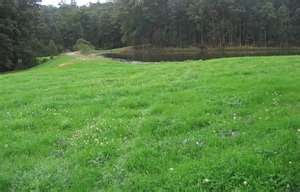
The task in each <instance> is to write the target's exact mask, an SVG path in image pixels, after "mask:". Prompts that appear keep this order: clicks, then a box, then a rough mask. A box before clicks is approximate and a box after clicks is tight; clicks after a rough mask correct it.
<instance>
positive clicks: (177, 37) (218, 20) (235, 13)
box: [0, 0, 300, 71]
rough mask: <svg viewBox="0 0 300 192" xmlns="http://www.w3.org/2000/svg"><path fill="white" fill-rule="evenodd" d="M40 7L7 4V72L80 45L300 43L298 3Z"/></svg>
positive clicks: (250, 0) (20, 0) (177, 0)
mask: <svg viewBox="0 0 300 192" xmlns="http://www.w3.org/2000/svg"><path fill="white" fill-rule="evenodd" d="M38 2H39V1H38V0H13V1H11V0H0V62H1V64H0V70H1V71H3V70H11V69H16V68H20V67H26V66H31V65H33V63H34V62H33V61H34V57H35V56H46V55H53V49H54V52H56V50H57V52H61V51H64V50H73V47H74V44H75V43H76V41H77V40H78V39H85V40H87V41H88V42H90V43H91V44H92V45H93V46H94V47H95V48H96V49H110V48H116V47H121V46H129V45H140V44H149V45H152V46H158V47H166V46H174V47H187V46H201V47H203V46H205V47H231V46H235V47H236V46H254V47H258V46H263V47H292V46H299V44H300V1H298V0H114V1H110V2H107V3H94V4H90V5H89V6H82V7H78V6H76V3H75V4H74V3H73V4H72V5H67V4H61V5H60V6H59V7H53V6H41V5H39V4H38ZM50 42H51V44H50ZM54 45H55V47H56V50H55V48H54ZM49 46H50V47H52V49H49Z"/></svg>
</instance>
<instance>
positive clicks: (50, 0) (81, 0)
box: [42, 0, 105, 5]
mask: <svg viewBox="0 0 300 192" xmlns="http://www.w3.org/2000/svg"><path fill="white" fill-rule="evenodd" d="M76 1H77V4H78V5H86V4H88V3H89V2H93V3H96V2H97V0H76ZM59 2H60V0H42V4H43V5H57V4H58V3H59ZM70 2H71V0H67V3H70ZM100 2H105V0H100Z"/></svg>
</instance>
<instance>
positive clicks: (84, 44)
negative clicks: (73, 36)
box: [73, 39, 95, 54]
mask: <svg viewBox="0 0 300 192" xmlns="http://www.w3.org/2000/svg"><path fill="white" fill-rule="evenodd" d="M94 49H95V48H94V46H93V45H92V44H91V43H90V42H88V41H86V40H84V39H78V40H77V41H76V44H75V45H74V47H73V50H75V51H80V52H81V53H82V54H89V53H90V52H91V51H92V50H94Z"/></svg>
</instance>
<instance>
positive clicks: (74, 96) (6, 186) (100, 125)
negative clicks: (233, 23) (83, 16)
mask: <svg viewBox="0 0 300 192" xmlns="http://www.w3.org/2000/svg"><path fill="white" fill-rule="evenodd" d="M0 86H1V89H0V191H3V192H6V191H26V192H27V191H72V192H73V191H75V192H76V191H78V192H82V191H200V192H206V191H220V192H221V191H229V192H231V191H236V192H237V191H249V192H250V191H251V192H252V191H253V192H254V191H255V192H257V191H266V192H270V191H274V192H281V191H293V192H296V191H299V190H300V185H299V184H300V161H299V158H300V147H299V146H300V145H299V139H300V56H282V57H244V58H230V59H215V60H208V61H186V62H182V63H180V62H177V63H176V62H173V63H172V62H169V63H160V64H158V63H153V64H151V63H149V64H126V63H121V62H118V61H113V60H109V59H104V58H84V57H75V56H73V57H72V56H59V57H57V58H56V59H54V60H51V61H49V62H48V63H45V64H43V65H41V66H38V67H35V68H33V69H30V70H27V71H22V72H16V73H9V74H2V75H0Z"/></svg>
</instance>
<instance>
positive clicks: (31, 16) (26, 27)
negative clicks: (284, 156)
mask: <svg viewBox="0 0 300 192" xmlns="http://www.w3.org/2000/svg"><path fill="white" fill-rule="evenodd" d="M38 1H39V0H15V1H11V0H0V72H1V71H6V70H12V69H19V68H25V67H30V66H32V65H34V52H33V49H32V44H33V41H34V40H33V35H34V33H33V32H34V27H35V25H34V23H35V21H36V12H37V9H38V4H37V2H38Z"/></svg>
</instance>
